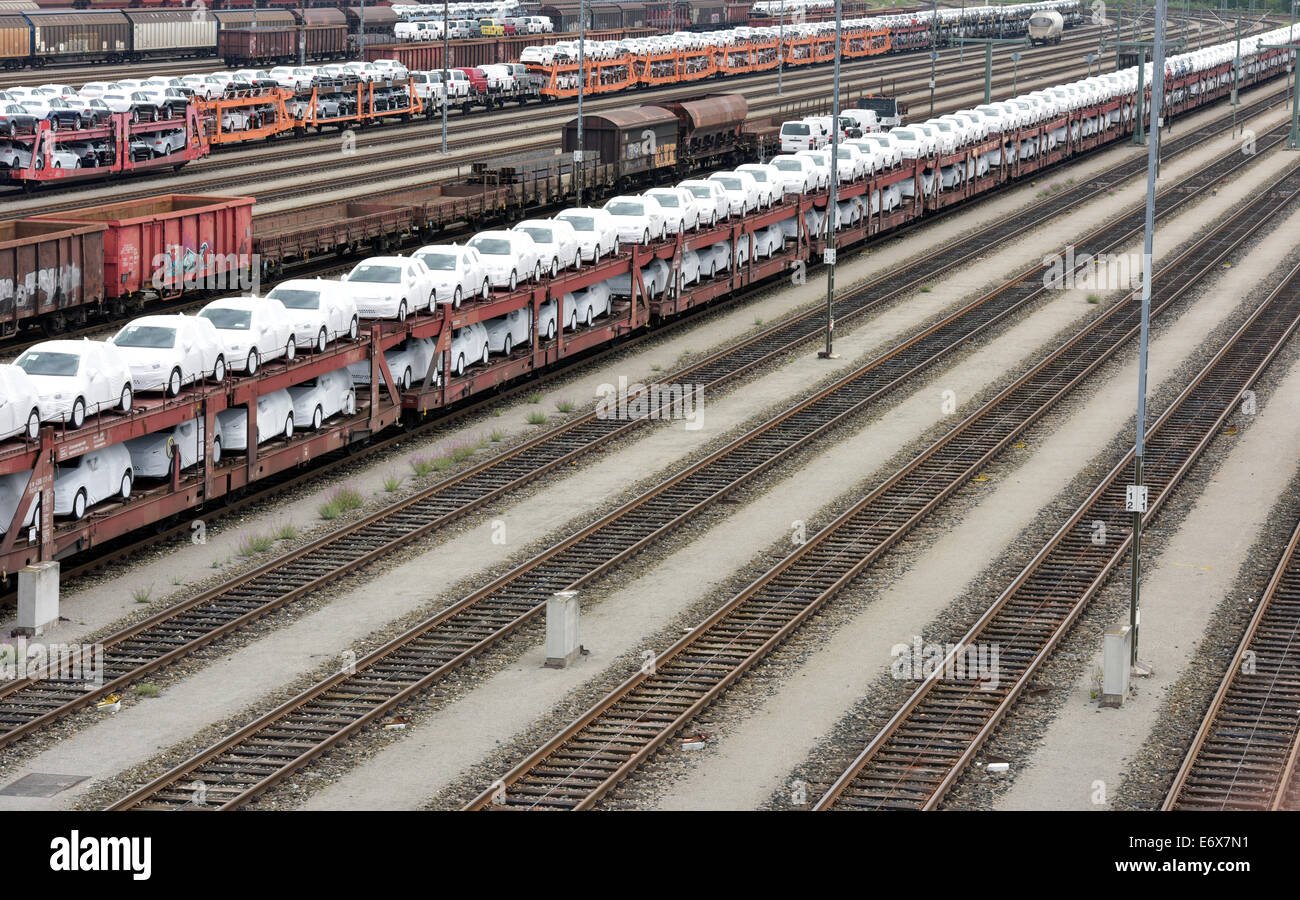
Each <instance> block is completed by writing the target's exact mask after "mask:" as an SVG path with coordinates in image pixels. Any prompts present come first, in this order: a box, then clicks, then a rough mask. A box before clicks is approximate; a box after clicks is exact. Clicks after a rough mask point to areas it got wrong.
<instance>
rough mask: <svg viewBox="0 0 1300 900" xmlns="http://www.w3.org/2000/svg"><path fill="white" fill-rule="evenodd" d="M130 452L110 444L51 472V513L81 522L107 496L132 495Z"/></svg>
mask: <svg viewBox="0 0 1300 900" xmlns="http://www.w3.org/2000/svg"><path fill="white" fill-rule="evenodd" d="M133 481H134V476H133V474H132V471H131V452H130V451H129V450H127V449H126V445H125V444H111V445H109V446H107V447H101V448H100V449H98V450H91V451H90V452H89V453H83V454H81V456H78V457H75V458H73V459H70V460H68V461H67V462H65V463H64V464H63V465H61V466H57V467H55V470H54V514H55V515H56V516H72V518H74V519H80V518H82V517H83V516H85V514H86V510H87V509H89V508H90V507H92V506H94V505H95V504H96V503H101V502H103V501H104V500H107V499H108V498H109V497H113V496H120V497H121V498H122V499H123V500H125V499H127V498H128V497H130V496H131V483H132V482H133Z"/></svg>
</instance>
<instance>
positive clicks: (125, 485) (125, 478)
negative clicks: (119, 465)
mask: <svg viewBox="0 0 1300 900" xmlns="http://www.w3.org/2000/svg"><path fill="white" fill-rule="evenodd" d="M131 480H132V479H131V470H130V469H127V470H126V471H125V472H124V473H123V474H122V484H121V485H119V487H118V491H117V492H118V493H119V494H120V495H121V496H122V499H123V500H126V499H127V498H129V497H130V496H131Z"/></svg>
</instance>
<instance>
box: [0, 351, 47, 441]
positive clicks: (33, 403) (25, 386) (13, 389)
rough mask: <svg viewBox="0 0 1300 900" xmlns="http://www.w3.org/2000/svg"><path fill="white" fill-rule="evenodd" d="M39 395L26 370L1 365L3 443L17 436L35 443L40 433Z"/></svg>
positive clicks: (0, 429)
mask: <svg viewBox="0 0 1300 900" xmlns="http://www.w3.org/2000/svg"><path fill="white" fill-rule="evenodd" d="M39 394H40V392H39V390H38V389H37V387H36V383H35V382H34V381H32V379H31V377H30V376H29V375H28V374H27V372H26V371H25V370H24V369H22V368H21V367H19V366H14V365H8V364H0V441H3V440H6V439H7V438H11V437H15V436H17V435H21V436H22V437H25V438H30V439H33V440H34V439H35V438H36V437H37V436H38V435H39V434H40V431H41V410H40V406H39V403H38V400H37V398H38V396H39Z"/></svg>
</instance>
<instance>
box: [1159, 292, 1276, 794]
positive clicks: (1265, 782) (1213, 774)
mask: <svg viewBox="0 0 1300 900" xmlns="http://www.w3.org/2000/svg"><path fill="white" fill-rule="evenodd" d="M1291 290H1293V291H1295V290H1297V289H1296V288H1294V287H1292V288H1291ZM1298 758H1300V522H1298V523H1297V525H1296V528H1295V530H1294V531H1293V532H1292V534H1291V540H1290V541H1289V542H1288V543H1287V546H1286V550H1285V551H1284V552H1283V554H1282V558H1281V560H1280V561H1279V562H1278V566H1277V568H1276V569H1275V570H1274V572H1273V577H1272V579H1270V581H1269V583H1268V587H1267V588H1266V589H1265V591H1264V595H1263V596H1262V597H1261V598H1260V601H1259V603H1258V605H1257V606H1256V607H1255V614H1254V615H1253V616H1252V617H1251V620H1250V624H1249V625H1248V626H1247V628H1246V633H1245V635H1244V636H1243V637H1242V639H1241V643H1240V645H1239V646H1238V647H1237V652H1236V653H1235V654H1233V657H1232V663H1231V665H1230V666H1229V668H1228V671H1227V672H1226V673H1225V674H1224V676H1223V681H1222V682H1221V683H1220V685H1219V689H1218V691H1216V692H1215V695H1214V700H1213V701H1212V702H1211V704H1210V708H1209V710H1208V712H1207V713H1206V715H1205V719H1204V720H1203V722H1202V723H1201V727H1200V730H1199V731H1197V733H1196V737H1195V738H1194V739H1193V741H1192V746H1191V748H1190V749H1189V750H1188V753H1187V757H1186V759H1185V760H1184V761H1183V764H1182V766H1181V767H1180V768H1179V770H1178V774H1177V775H1176V776H1175V777H1174V783H1173V786H1172V787H1171V788H1170V790H1169V795H1168V797H1166V798H1165V802H1164V809H1167V810H1170V809H1179V810H1183V809H1297V808H1300V806H1298V805H1297V800H1300V797H1297V796H1296V792H1297V781H1298V779H1297V772H1296V769H1297V759H1298Z"/></svg>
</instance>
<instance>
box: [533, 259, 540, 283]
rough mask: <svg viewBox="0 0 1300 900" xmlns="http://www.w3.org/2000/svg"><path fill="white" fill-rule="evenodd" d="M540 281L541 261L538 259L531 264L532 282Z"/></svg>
mask: <svg viewBox="0 0 1300 900" xmlns="http://www.w3.org/2000/svg"><path fill="white" fill-rule="evenodd" d="M541 280H542V261H541V260H540V259H539V260H538V261H537V262H535V263H533V281H534V282H537V281H541Z"/></svg>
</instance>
